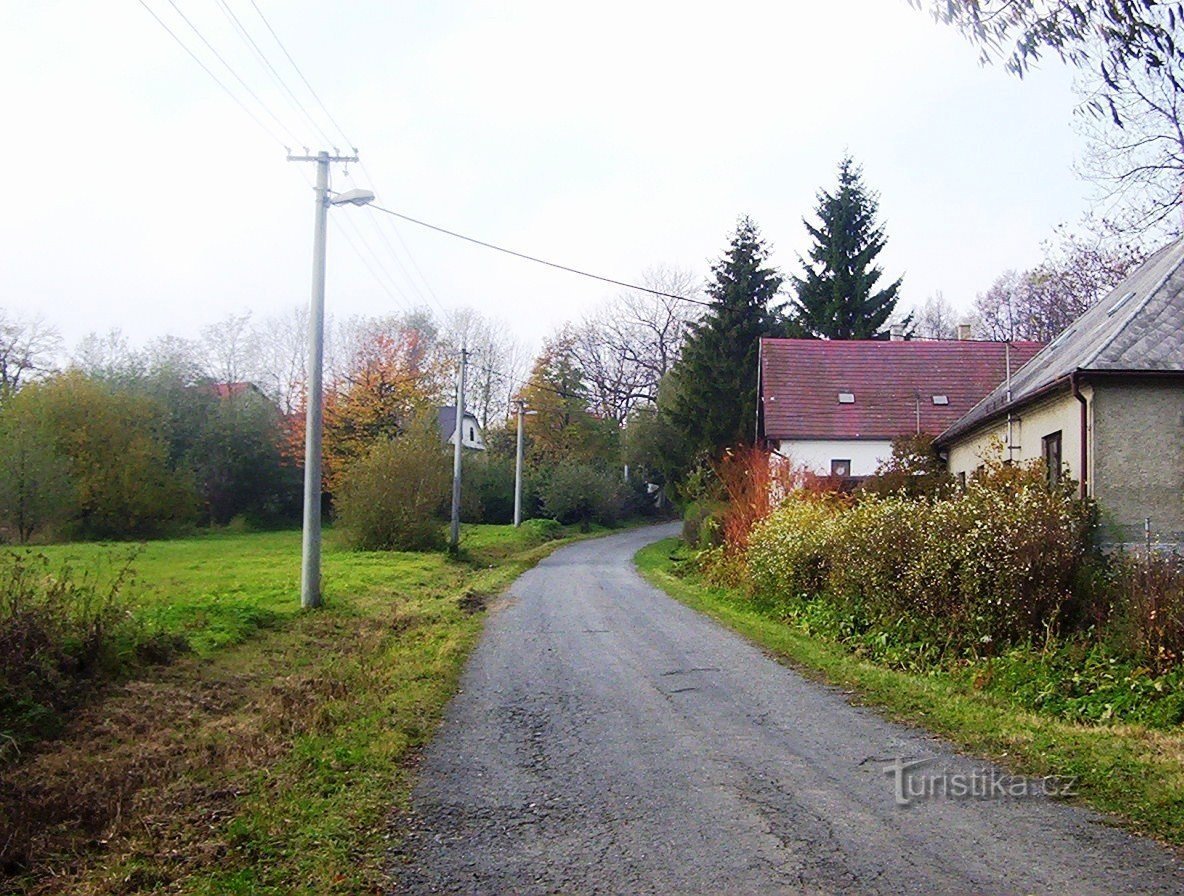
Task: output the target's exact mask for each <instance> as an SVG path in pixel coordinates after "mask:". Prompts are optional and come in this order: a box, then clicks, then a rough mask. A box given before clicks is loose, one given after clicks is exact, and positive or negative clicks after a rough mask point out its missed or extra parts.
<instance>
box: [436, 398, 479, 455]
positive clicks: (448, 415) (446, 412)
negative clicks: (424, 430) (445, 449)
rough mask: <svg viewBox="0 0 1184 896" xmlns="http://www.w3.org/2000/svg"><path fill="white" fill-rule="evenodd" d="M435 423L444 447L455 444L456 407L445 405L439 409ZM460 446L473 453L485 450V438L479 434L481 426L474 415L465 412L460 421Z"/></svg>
mask: <svg viewBox="0 0 1184 896" xmlns="http://www.w3.org/2000/svg"><path fill="white" fill-rule="evenodd" d="M436 423H437V425H438V426H439V427H440V438H441V440H442V441H443V442H444V443H445V444H446V445H455V444H456V407H455V406H454V405H446V406H444V407H442V408H440V410H439V412H438V413H437V415H436ZM460 444H461V447H462V448H471V449H473V450H474V451H484V450H485V438H484V437H483V436H482V434H481V425H480V424H479V423H478V422H477V418H476V416H475V415H473V414H471V413H469V412H468V411H465V414H464V417H463V419H462V420H461V427H460Z"/></svg>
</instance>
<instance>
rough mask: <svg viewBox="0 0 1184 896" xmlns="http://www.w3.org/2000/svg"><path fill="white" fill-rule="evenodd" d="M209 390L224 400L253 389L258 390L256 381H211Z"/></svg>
mask: <svg viewBox="0 0 1184 896" xmlns="http://www.w3.org/2000/svg"><path fill="white" fill-rule="evenodd" d="M208 388H209V390H210V392H212V393H213V394H215V395H217V396H218V397H219V398H221V399H222V400H223V401H225V400H226V399H228V398H235V397H238V396H239V395H245V394H246V393H248V392H250V391H251V390H252V389H255V390H256V391H258V389H257V388H256V386H255V384H254V383H210V385H209V387H208Z"/></svg>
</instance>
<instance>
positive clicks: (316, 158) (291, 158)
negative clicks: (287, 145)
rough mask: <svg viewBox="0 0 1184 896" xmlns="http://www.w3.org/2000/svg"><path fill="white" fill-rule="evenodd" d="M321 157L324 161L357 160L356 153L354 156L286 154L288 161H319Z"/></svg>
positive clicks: (351, 161)
mask: <svg viewBox="0 0 1184 896" xmlns="http://www.w3.org/2000/svg"><path fill="white" fill-rule="evenodd" d="M322 159H324V160H325V161H326V162H346V163H353V162H356V161H358V157H357V156H356V155H354V156H331V155H329V154H328V153H321V154H320V155H315V156H294V155H292V154H291V153H289V154H288V161H289V162H319V161H321V160H322Z"/></svg>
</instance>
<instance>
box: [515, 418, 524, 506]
mask: <svg viewBox="0 0 1184 896" xmlns="http://www.w3.org/2000/svg"><path fill="white" fill-rule="evenodd" d="M514 404H516V405H517V406H518V454H517V455H516V459H515V461H514V528H515V529H517V528H518V527H519V526H520V525H522V441H523V438H522V429H523V426H522V421H523V418H525V417H526V402H525V401H523V400H522V399H521V398H519V399H518V400H517V401H515V402H514Z"/></svg>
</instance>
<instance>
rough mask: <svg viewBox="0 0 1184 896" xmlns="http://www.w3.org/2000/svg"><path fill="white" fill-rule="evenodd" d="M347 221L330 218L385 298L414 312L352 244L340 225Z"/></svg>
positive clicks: (351, 238) (343, 225) (343, 227)
mask: <svg viewBox="0 0 1184 896" xmlns="http://www.w3.org/2000/svg"><path fill="white" fill-rule="evenodd" d="M348 220H349V219H348V218H344V219H342V218H341V216H339V215H338V216H333V217H332V221H333V224H334V226H335V227H336V228H337V232H338V233H340V234H341V235H342V236H343V237H345V241H346V242H347V243H348V244H349V247H350V248H351V249H353V250H354V254H355V255H357V256H358V258H359V259H361V262H362V264H364V265H365V266H366V269H367V270H368V271H370V274H371V276H372V277H374V280H375V282H376V283H377V284H378V285H379V287H381V289H382V291H383V292H385V293H386V294H387V296H389V297H390V299H391V301H392V302H395V303H396V304H399V305H402V307H403V308H404V309H405V310H408V311H412V310H414V308H413V307H412V305H411V304H410V303H409V302H408V301H407V298H406V297H405V296H403V295H402V294H401V293H400V295H395V293H394V292H393V291H392V290H391V288H390V286H388V285H387V282H386V281H385V280H383V278H382V276H381V275H380V274H379V273H378V271H377V270H376V269H375V268H374V265H373V264H371V263H370V260H369V259H368V258H367V257H366V256H365V255H364V254H363V253H362V250H361V249H359V248H358V244H357V243H355V242H354V240H353V237H351V236H350V235H349V233H348V231H346V229H345V224H343V223H341V222H342V221H345V222H347V223H348ZM371 254H373V253H371Z"/></svg>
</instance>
